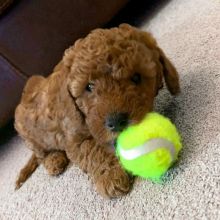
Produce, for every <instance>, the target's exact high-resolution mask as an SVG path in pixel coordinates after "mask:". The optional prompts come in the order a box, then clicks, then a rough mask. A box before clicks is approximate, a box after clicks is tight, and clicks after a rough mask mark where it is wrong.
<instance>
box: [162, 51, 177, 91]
mask: <svg viewBox="0 0 220 220" xmlns="http://www.w3.org/2000/svg"><path fill="white" fill-rule="evenodd" d="M158 51H159V55H160V57H159V60H160V63H161V64H162V66H163V75H164V79H165V82H166V85H167V88H168V90H169V91H170V93H171V94H172V95H177V94H178V93H179V92H180V84H179V75H178V73H177V71H176V68H175V67H174V65H173V64H172V63H171V61H170V60H169V59H168V58H167V57H166V56H165V54H164V52H163V51H162V50H161V49H160V48H159V47H158Z"/></svg>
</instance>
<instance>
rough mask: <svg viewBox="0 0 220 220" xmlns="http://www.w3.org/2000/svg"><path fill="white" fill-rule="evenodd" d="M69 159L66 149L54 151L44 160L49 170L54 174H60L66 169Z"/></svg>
mask: <svg viewBox="0 0 220 220" xmlns="http://www.w3.org/2000/svg"><path fill="white" fill-rule="evenodd" d="M68 163H69V160H68V159H67V157H66V154H65V152H64V151H52V152H50V153H49V154H48V155H47V156H46V157H45V158H44V160H43V165H44V167H45V168H46V170H47V172H48V173H49V174H50V175H52V176H55V175H59V174H61V173H62V172H64V170H65V169H66V167H67V165H68Z"/></svg>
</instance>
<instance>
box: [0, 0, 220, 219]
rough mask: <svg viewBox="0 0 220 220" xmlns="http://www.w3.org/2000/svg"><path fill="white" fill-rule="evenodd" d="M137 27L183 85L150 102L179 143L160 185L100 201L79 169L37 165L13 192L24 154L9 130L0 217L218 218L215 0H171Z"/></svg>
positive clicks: (2, 155) (0, 175)
mask: <svg viewBox="0 0 220 220" xmlns="http://www.w3.org/2000/svg"><path fill="white" fill-rule="evenodd" d="M141 28H142V29H143V30H148V31H150V32H152V33H153V34H154V36H155V37H156V39H157V40H158V43H159V45H160V46H161V48H163V50H164V51H165V53H166V54H167V55H168V57H170V59H171V60H172V61H173V63H174V64H175V66H176V67H177V69H178V72H179V74H180V80H181V87H182V93H181V94H180V95H179V96H178V97H176V98H172V97H171V96H170V95H169V93H168V92H167V90H166V89H164V90H162V92H161V93H160V95H159V96H158V97H157V102H156V109H157V110H158V111H159V112H161V113H163V114H165V115H166V116H168V117H170V118H171V119H172V120H173V121H174V122H175V124H176V125H177V127H178V128H179V130H180V132H181V134H182V138H183V143H184V148H183V150H182V153H181V155H180V158H179V161H178V163H177V164H176V165H175V167H174V168H172V169H171V170H170V171H169V172H168V173H167V175H166V177H165V179H164V182H163V184H154V183H152V182H150V181H144V180H140V179H137V180H136V182H135V184H134V188H133V190H132V192H131V193H130V194H129V195H127V196H125V197H123V198H119V199H114V200H105V199H103V198H101V197H100V196H99V195H98V194H97V193H96V192H95V190H94V188H93V185H92V183H91V181H90V179H89V178H88V176H87V175H85V174H84V173H83V172H82V171H81V170H79V169H78V168H77V167H75V166H72V167H70V168H69V169H68V170H67V171H66V172H65V173H64V174H63V175H61V176H59V177H50V176H48V175H47V173H46V171H45V170H44V169H43V167H42V166H40V167H39V168H38V169H37V170H36V172H35V173H34V174H33V175H32V176H31V178H30V179H28V181H27V182H26V183H25V184H24V185H23V187H22V188H21V189H20V190H18V191H16V192H15V191H14V182H15V178H16V176H17V174H18V172H19V170H20V169H21V168H22V166H23V165H24V164H25V163H26V161H27V160H28V158H29V157H30V151H29V150H27V148H25V146H24V143H23V141H22V140H21V139H20V138H19V137H18V136H16V135H15V136H14V137H12V138H10V139H9V140H8V141H7V142H5V143H4V144H2V145H1V146H0V219H2V220H6V219H13V220H17V219H22V220H29V219H39V220H42V219H53V220H54V219H55V220H60V219H62V220H72V219H77V220H81V219H82V220H84V219H86V220H89V219H100V220H101V219H118V220H124V219H131V220H133V219H165V220H169V219H177V220H186V219H199V220H201V219H204V220H205V219H212V220H216V219H220V163H219V161H220V2H219V0H209V1H207V0H188V1H181V0H171V1H168V2H167V3H166V4H164V5H163V7H162V8H160V10H158V11H157V12H156V13H155V14H154V15H152V16H150V17H148V19H146V20H145V21H143V22H142V25H141Z"/></svg>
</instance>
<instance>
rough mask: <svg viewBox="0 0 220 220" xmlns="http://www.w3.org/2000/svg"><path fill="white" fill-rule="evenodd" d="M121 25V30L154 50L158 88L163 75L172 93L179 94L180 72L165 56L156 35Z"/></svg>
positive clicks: (160, 85)
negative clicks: (155, 37)
mask: <svg viewBox="0 0 220 220" xmlns="http://www.w3.org/2000/svg"><path fill="white" fill-rule="evenodd" d="M119 27H120V29H121V30H123V31H124V32H126V35H127V36H128V37H129V38H131V39H135V40H137V41H139V42H141V43H143V44H144V45H145V46H146V47H147V48H148V49H150V50H152V52H153V54H154V56H155V58H154V59H155V62H156V63H157V65H158V74H157V84H158V85H157V89H158V90H159V89H160V88H161V87H162V75H163V77H164V79H165V82H166V85H167V88H168V90H169V91H170V93H171V94H173V95H176V94H178V93H179V92H180V86H179V76H178V73H177V71H176V69H175V67H174V66H173V64H172V63H171V62H170V60H169V59H168V58H167V57H166V56H165V54H164V52H163V51H162V49H160V48H159V47H158V45H157V42H156V40H155V39H154V37H153V36H152V35H151V34H150V33H148V32H145V31H142V30H139V29H137V28H135V27H132V26H130V25H128V24H121V25H120V26H119Z"/></svg>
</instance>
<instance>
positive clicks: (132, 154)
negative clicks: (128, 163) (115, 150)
mask: <svg viewBox="0 0 220 220" xmlns="http://www.w3.org/2000/svg"><path fill="white" fill-rule="evenodd" d="M159 148H166V149H167V150H168V151H169V152H170V155H171V160H172V161H174V159H175V155H176V149H175V147H174V145H173V143H172V142H170V141H168V140H166V139H164V138H154V139H151V140H149V141H147V142H146V143H145V144H143V145H140V146H138V147H135V148H133V149H129V150H124V149H122V148H121V146H119V153H120V155H121V156H122V157H123V158H124V159H126V160H134V159H136V158H138V157H140V156H143V155H145V154H148V153H150V152H152V151H155V150H157V149H159Z"/></svg>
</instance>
